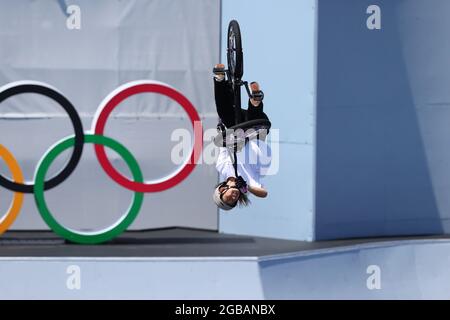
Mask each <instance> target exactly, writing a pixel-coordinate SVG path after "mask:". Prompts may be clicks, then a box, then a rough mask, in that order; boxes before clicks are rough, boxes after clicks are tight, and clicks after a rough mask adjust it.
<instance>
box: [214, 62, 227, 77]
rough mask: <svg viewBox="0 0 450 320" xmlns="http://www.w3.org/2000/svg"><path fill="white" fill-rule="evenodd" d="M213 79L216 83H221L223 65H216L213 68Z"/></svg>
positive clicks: (223, 70)
mask: <svg viewBox="0 0 450 320" xmlns="http://www.w3.org/2000/svg"><path fill="white" fill-rule="evenodd" d="M213 73H214V78H215V79H216V80H217V81H222V80H223V79H225V65H224V64H223V63H218V64H216V65H215V66H214V69H213Z"/></svg>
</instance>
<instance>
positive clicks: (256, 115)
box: [247, 82, 269, 121]
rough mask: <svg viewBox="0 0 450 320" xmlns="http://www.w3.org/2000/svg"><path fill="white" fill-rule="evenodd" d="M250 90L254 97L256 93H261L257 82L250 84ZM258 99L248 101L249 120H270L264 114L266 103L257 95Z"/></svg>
mask: <svg viewBox="0 0 450 320" xmlns="http://www.w3.org/2000/svg"><path fill="white" fill-rule="evenodd" d="M250 89H251V91H252V95H253V94H255V93H259V92H261V89H260V88H259V84H258V83H257V82H252V83H251V84H250ZM255 96H256V98H250V99H248V108H247V120H248V121H250V120H256V119H267V120H268V119H269V118H268V117H267V115H266V114H265V113H264V103H263V102H262V99H259V98H258V96H257V95H255Z"/></svg>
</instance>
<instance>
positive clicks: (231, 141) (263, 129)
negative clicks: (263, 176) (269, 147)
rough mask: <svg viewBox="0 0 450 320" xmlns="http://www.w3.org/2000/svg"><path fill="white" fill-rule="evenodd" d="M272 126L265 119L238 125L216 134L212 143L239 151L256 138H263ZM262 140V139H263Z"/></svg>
mask: <svg viewBox="0 0 450 320" xmlns="http://www.w3.org/2000/svg"><path fill="white" fill-rule="evenodd" d="M271 126H272V124H271V123H270V121H269V120H267V119H256V120H250V121H246V122H242V123H239V124H237V125H235V126H232V127H230V128H226V129H225V130H224V131H221V132H218V133H217V135H216V136H215V137H214V139H213V142H214V144H215V145H216V146H217V147H225V148H229V149H232V150H233V149H235V150H236V149H237V150H238V151H240V150H241V149H242V147H243V146H244V144H245V142H246V141H248V140H251V139H254V138H258V137H265V136H266V135H267V134H268V133H269V130H270V127H271ZM263 140H264V139H263Z"/></svg>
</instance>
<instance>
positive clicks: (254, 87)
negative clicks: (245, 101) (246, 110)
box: [250, 81, 264, 102]
mask: <svg viewBox="0 0 450 320" xmlns="http://www.w3.org/2000/svg"><path fill="white" fill-rule="evenodd" d="M250 90H251V92H252V94H251V96H250V99H251V100H254V101H255V102H261V101H262V100H263V99H264V92H262V91H261V89H260V88H259V83H258V82H256V81H253V82H251V83H250Z"/></svg>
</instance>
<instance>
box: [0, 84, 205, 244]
mask: <svg viewBox="0 0 450 320" xmlns="http://www.w3.org/2000/svg"><path fill="white" fill-rule="evenodd" d="M22 93H37V94H41V95H44V96H46V97H48V98H50V99H52V100H54V101H55V102H57V103H58V104H59V105H60V106H61V107H62V108H63V109H64V110H65V111H66V112H67V114H68V115H69V118H70V120H71V122H72V126H73V129H74V135H71V136H69V137H65V138H63V139H62V140H60V141H59V142H57V143H56V144H54V145H53V146H51V147H50V148H49V149H48V150H47V152H46V153H45V154H44V156H43V157H42V158H41V160H40V161H39V163H38V165H37V168H36V170H35V173H34V182H24V177H23V174H22V171H21V169H20V167H19V164H18V162H17V160H16V159H15V158H14V156H13V155H12V154H11V152H10V151H9V150H8V149H7V148H6V147H5V146H3V145H1V144H0V157H1V158H2V159H3V161H4V162H5V163H6V165H7V167H8V168H9V170H10V172H11V175H12V180H13V181H11V180H9V179H8V178H6V177H4V176H2V175H1V174H0V186H2V187H4V188H6V189H8V190H11V191H13V192H14V197H13V200H12V203H11V206H10V207H9V209H8V211H7V212H6V214H5V215H4V216H3V217H2V218H1V219H0V235H1V234H3V233H4V232H5V231H6V230H8V228H9V227H10V226H11V225H12V223H13V222H14V220H15V219H16V218H17V216H18V214H19V212H20V209H21V206H22V203H23V199H24V194H25V193H33V194H34V199H35V202H36V205H37V208H38V211H39V213H40V215H41V217H42V219H43V220H44V221H45V223H46V224H47V225H48V226H49V227H50V229H52V230H53V231H54V232H55V233H56V234H58V235H60V236H61V237H63V238H65V239H66V240H69V241H72V242H76V243H84V244H95V243H101V242H105V241H108V240H111V239H113V238H114V237H116V236H118V235H119V234H121V233H122V232H123V231H125V230H126V229H127V228H128V226H130V224H131V223H132V222H133V221H134V219H135V218H136V217H137V215H138V214H139V210H140V209H141V206H142V203H143V199H144V193H146V192H160V191H164V190H167V189H169V188H172V187H174V186H176V185H177V184H179V183H180V182H181V181H183V180H184V179H186V178H187V177H188V176H189V174H190V173H191V172H192V171H193V170H194V168H195V165H196V163H197V161H198V159H199V156H200V154H201V150H202V148H203V128H202V125H201V121H200V117H199V115H198V113H197V111H196V109H195V108H194V106H193V105H192V103H191V102H190V101H189V100H188V99H187V98H186V97H185V96H184V95H183V94H182V93H180V92H179V91H177V90H176V89H174V88H173V87H171V86H169V85H168V84H165V83H163V82H158V81H153V80H139V81H132V82H129V83H126V84H124V85H122V86H120V87H118V88H117V89H115V90H114V91H113V92H111V93H110V94H109V95H108V96H106V97H105V99H104V100H103V101H102V102H101V103H100V105H99V107H98V108H97V111H96V113H95V116H94V119H93V122H92V127H91V131H90V132H84V130H83V126H82V122H81V119H80V116H79V115H78V112H77V111H76V109H75V107H74V106H73V105H72V103H71V102H70V101H69V100H68V99H67V98H66V97H65V96H64V95H63V94H62V93H61V92H59V91H58V90H57V89H56V88H54V87H52V86H50V85H48V84H46V83H43V82H37V81H17V82H12V83H9V84H7V85H5V86H3V87H1V88H0V103H1V102H3V101H5V100H6V99H8V98H10V97H13V96H15V95H18V94H22ZM140 93H158V94H162V95H165V96H167V97H169V98H171V99H172V100H174V101H175V102H177V103H178V104H179V105H181V106H182V107H183V109H184V110H185V112H186V113H187V114H188V116H189V119H190V121H191V123H192V127H193V129H194V145H193V148H192V152H191V154H190V156H189V158H187V159H186V161H185V162H184V164H183V165H182V166H181V167H180V168H179V169H178V170H177V171H176V172H174V173H172V174H171V175H169V176H167V177H164V178H163V179H160V180H156V181H144V179H143V175H142V172H141V169H140V168H139V164H138V162H137V160H136V159H135V158H134V156H133V155H132V154H131V153H130V151H128V150H127V149H126V148H125V147H124V146H123V145H122V144H120V143H119V142H117V141H115V140H113V139H111V138H109V137H106V136H104V135H103V132H104V129H105V125H106V122H107V120H108V116H109V115H110V114H111V112H112V111H113V110H114V108H115V107H117V106H118V105H119V104H120V103H121V102H122V101H124V100H125V99H127V98H128V97H130V96H132V95H135V94H140ZM85 143H91V144H94V148H95V154H96V156H97V159H98V160H99V162H100V165H101V166H102V168H103V169H104V170H105V172H106V173H107V174H108V176H109V177H110V178H112V179H113V180H114V181H115V182H117V183H118V184H120V185H121V186H123V187H124V188H127V189H129V190H131V191H134V197H133V202H132V204H131V206H130V207H129V209H128V211H127V212H126V213H125V214H123V215H122V216H121V217H120V218H119V220H118V221H116V222H114V223H113V224H111V225H110V226H109V227H106V228H104V229H102V230H99V231H94V232H82V231H76V230H72V229H70V228H67V227H64V226H63V225H61V224H60V223H59V222H58V221H57V220H56V219H55V218H54V216H53V214H52V213H51V212H50V210H49V208H48V207H47V205H46V202H45V195H44V192H45V191H46V190H49V189H51V188H54V187H56V186H58V185H59V184H61V183H62V182H63V181H65V180H66V179H67V178H68V177H69V176H70V175H71V173H72V172H73V171H74V170H75V168H76V167H77V165H78V163H79V161H80V159H81V156H82V153H83V147H84V144H85ZM105 146H106V147H108V148H111V149H113V150H114V151H116V152H117V153H118V154H119V155H120V156H121V157H122V158H123V159H124V160H125V163H126V164H127V165H128V166H129V168H130V171H131V173H132V180H131V179H128V178H127V177H125V176H123V175H122V174H120V173H119V172H118V171H117V170H116V169H115V168H114V167H113V166H112V164H111V162H110V161H109V160H108V158H107V155H106V152H105ZM69 148H73V151H72V154H71V156H70V158H69V161H68V162H67V163H66V166H65V167H64V168H63V169H62V170H61V171H60V172H59V173H57V174H56V175H55V176H54V177H52V178H50V179H48V180H45V177H46V173H47V171H48V169H49V167H50V165H51V163H52V162H53V160H55V159H56V158H57V157H58V155H59V154H61V153H62V152H64V151H65V150H67V149H69Z"/></svg>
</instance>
